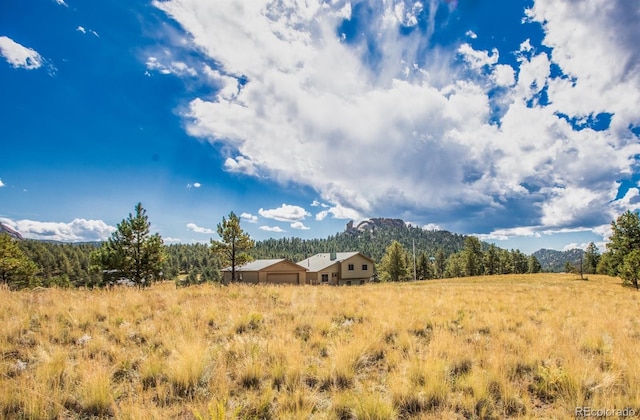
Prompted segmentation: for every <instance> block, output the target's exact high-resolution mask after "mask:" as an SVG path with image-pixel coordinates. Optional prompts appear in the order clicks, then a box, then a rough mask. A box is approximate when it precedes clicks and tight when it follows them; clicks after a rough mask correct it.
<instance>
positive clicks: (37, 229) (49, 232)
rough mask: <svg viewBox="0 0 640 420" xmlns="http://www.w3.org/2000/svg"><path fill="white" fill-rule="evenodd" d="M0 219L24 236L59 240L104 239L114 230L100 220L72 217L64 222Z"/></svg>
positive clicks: (86, 240) (82, 240) (87, 240)
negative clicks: (71, 219)
mask: <svg viewBox="0 0 640 420" xmlns="http://www.w3.org/2000/svg"><path fill="white" fill-rule="evenodd" d="M0 221H1V222H2V223H4V224H6V225H7V226H9V227H11V228H12V229H15V230H17V231H18V232H20V234H21V235H22V236H23V237H25V238H29V239H39V240H51V241H61V242H93V241H104V240H106V239H108V238H109V236H111V234H112V233H113V232H115V230H116V228H115V227H113V226H110V225H108V224H106V223H105V222H104V221H102V220H87V219H74V220H73V221H71V222H69V223H65V222H40V221H36V220H27V219H25V220H11V219H5V218H0Z"/></svg>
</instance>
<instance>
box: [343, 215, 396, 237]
mask: <svg viewBox="0 0 640 420" xmlns="http://www.w3.org/2000/svg"><path fill="white" fill-rule="evenodd" d="M406 227H407V224H406V223H405V222H404V220H402V219H387V218H385V217H376V218H373V219H368V220H363V221H362V222H360V223H358V225H357V226H354V225H353V220H351V221H350V222H349V223H347V227H346V229H345V232H349V233H357V232H365V231H370V232H375V231H376V230H378V229H381V228H396V229H398V228H406Z"/></svg>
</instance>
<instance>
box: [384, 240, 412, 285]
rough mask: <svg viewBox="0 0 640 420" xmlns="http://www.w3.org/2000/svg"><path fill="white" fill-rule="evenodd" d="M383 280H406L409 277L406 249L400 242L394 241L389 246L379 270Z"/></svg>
mask: <svg viewBox="0 0 640 420" xmlns="http://www.w3.org/2000/svg"><path fill="white" fill-rule="evenodd" d="M378 271H379V272H380V276H381V278H382V280H383V281H404V280H408V279H409V270H408V269H407V260H406V251H405V250H404V248H403V247H402V245H400V242H398V241H393V242H391V245H389V246H388V247H387V251H386V253H385V254H384V256H383V257H382V261H381V262H380V268H379V270H378Z"/></svg>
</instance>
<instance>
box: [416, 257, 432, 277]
mask: <svg viewBox="0 0 640 420" xmlns="http://www.w3.org/2000/svg"><path fill="white" fill-rule="evenodd" d="M416 270H417V277H418V278H419V279H420V280H428V279H432V278H433V264H432V263H431V258H430V257H429V256H428V255H427V253H426V252H422V253H420V257H419V258H418V264H417V267H416Z"/></svg>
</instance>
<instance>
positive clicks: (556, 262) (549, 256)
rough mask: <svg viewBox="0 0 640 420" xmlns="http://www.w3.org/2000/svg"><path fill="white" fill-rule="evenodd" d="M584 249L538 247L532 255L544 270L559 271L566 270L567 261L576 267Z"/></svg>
mask: <svg viewBox="0 0 640 420" xmlns="http://www.w3.org/2000/svg"><path fill="white" fill-rule="evenodd" d="M583 254H584V251H583V250H581V249H571V250H568V251H556V250H554V249H540V250H538V251H536V252H534V253H533V254H532V255H533V256H534V257H536V258H537V259H538V261H540V265H541V266H542V269H543V270H544V271H552V272H555V273H559V272H562V271H567V263H569V264H571V265H572V266H574V267H576V266H578V265H579V264H580V261H581V260H582V256H583Z"/></svg>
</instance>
